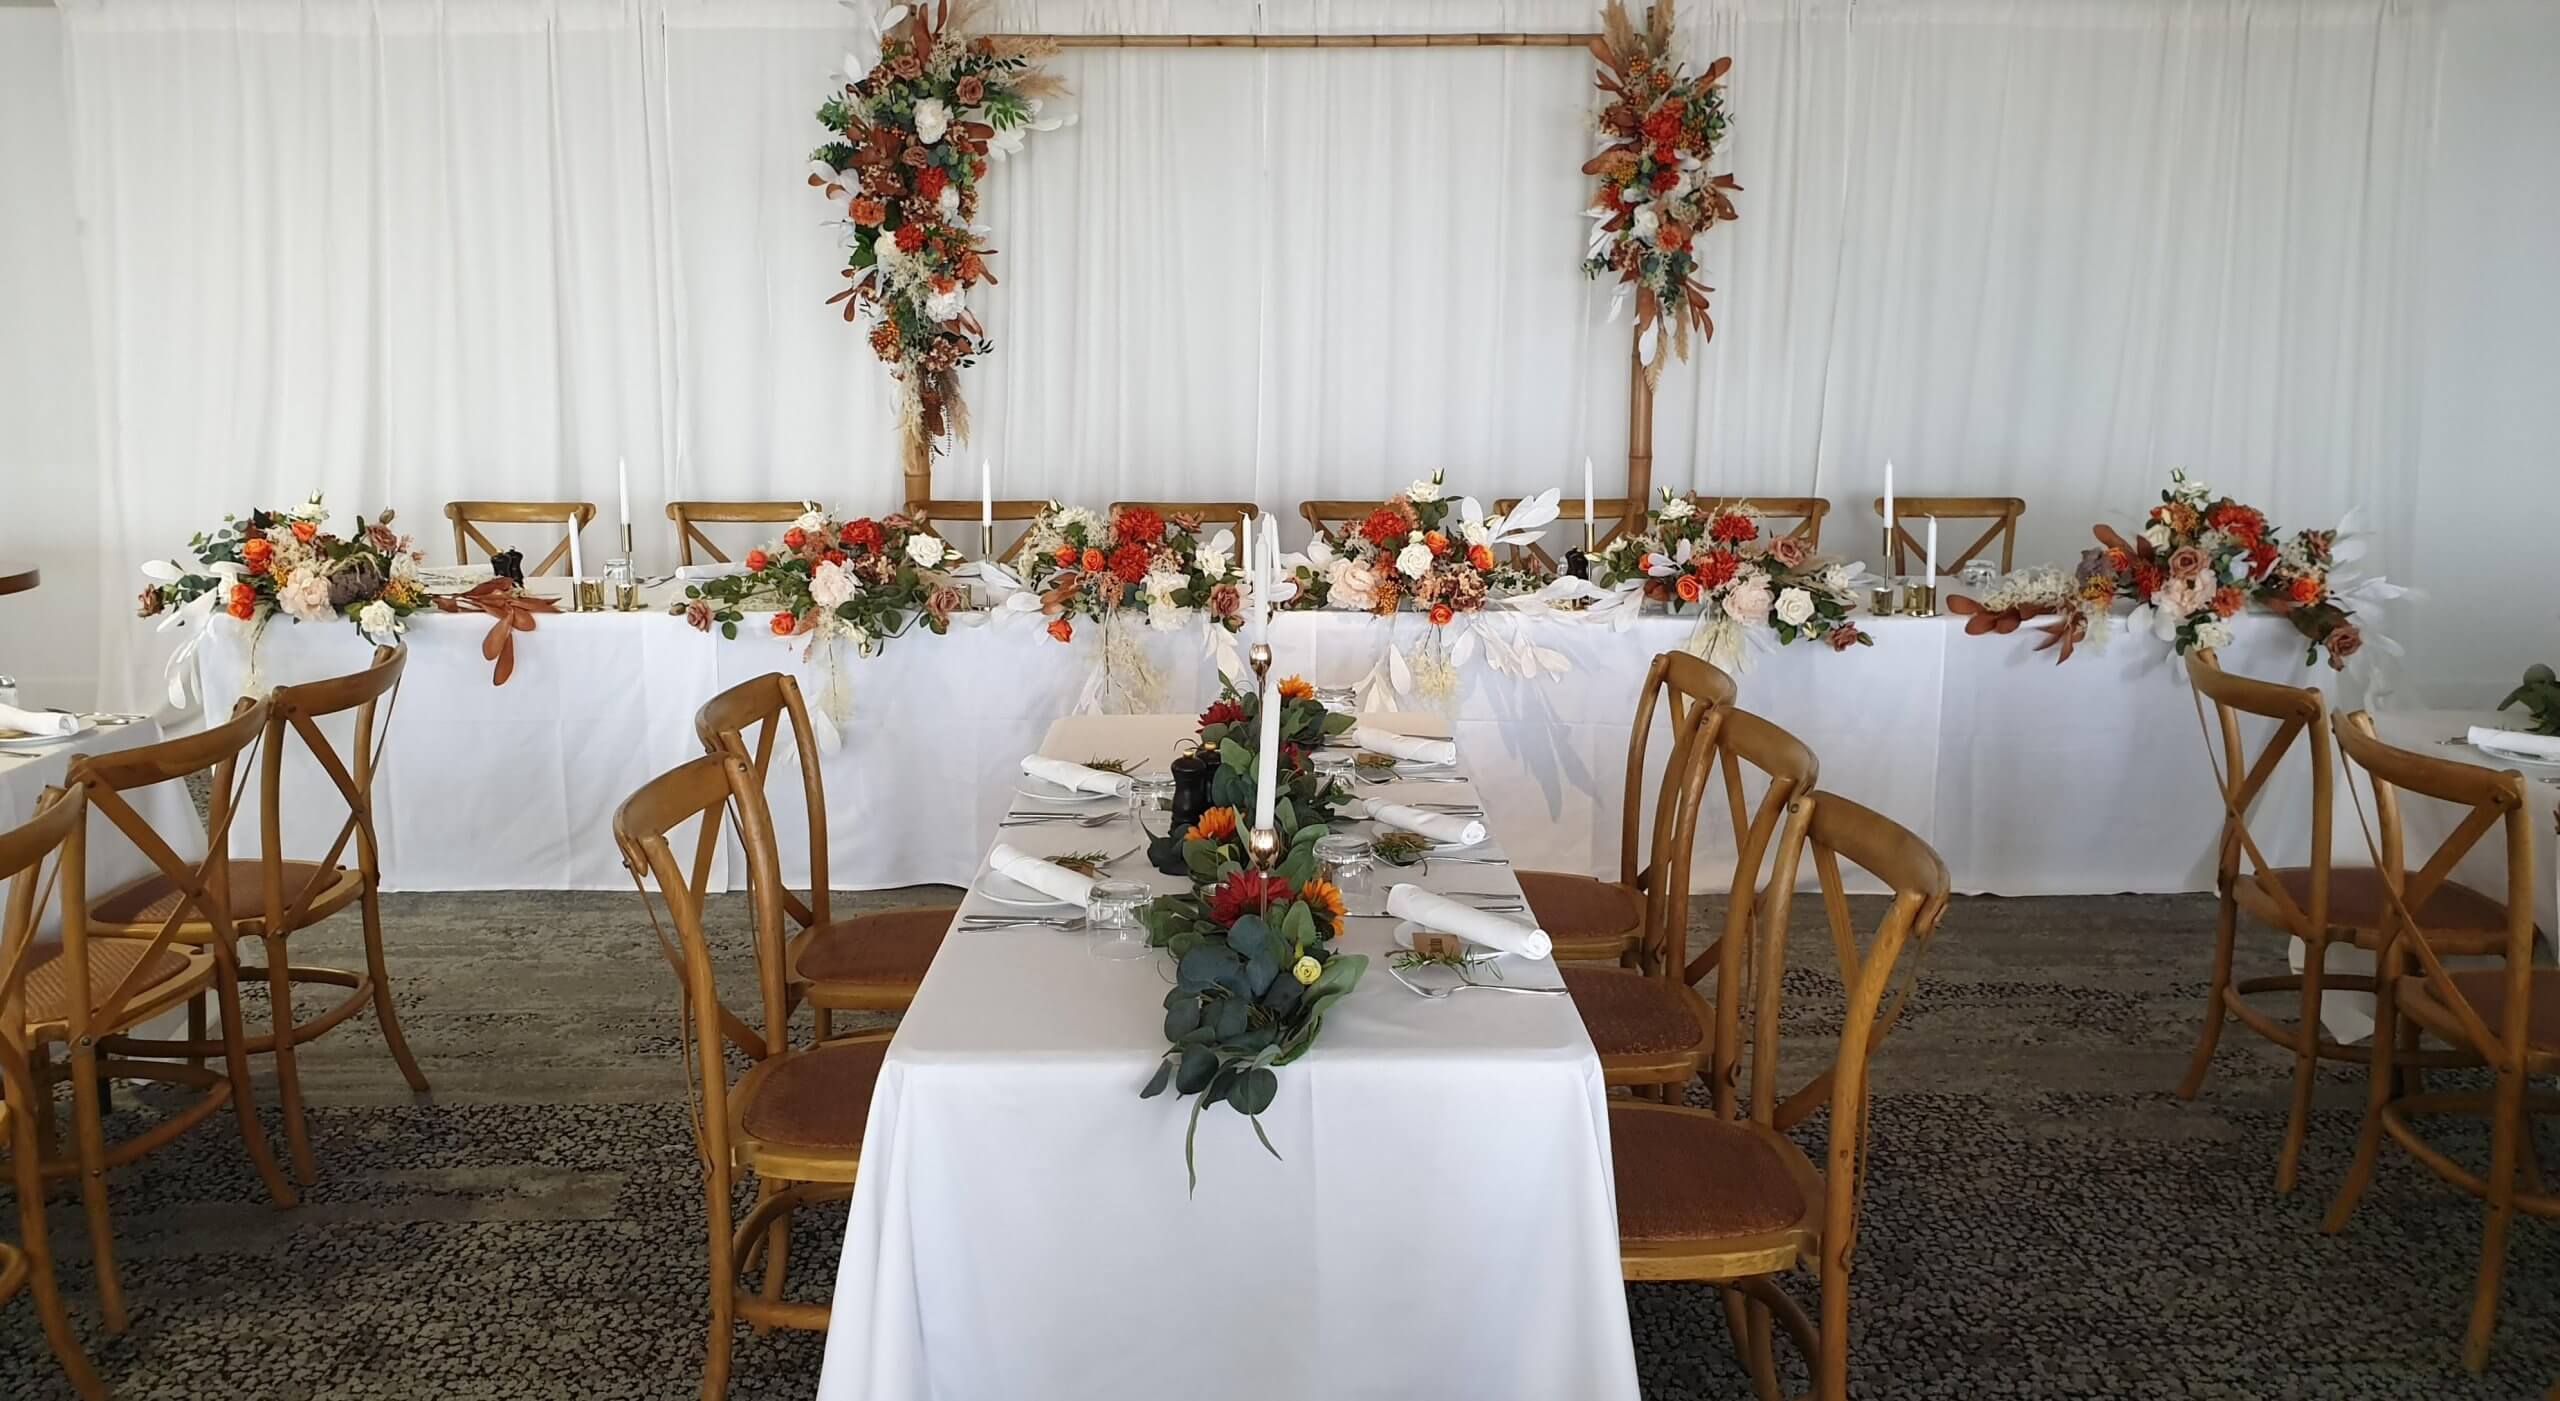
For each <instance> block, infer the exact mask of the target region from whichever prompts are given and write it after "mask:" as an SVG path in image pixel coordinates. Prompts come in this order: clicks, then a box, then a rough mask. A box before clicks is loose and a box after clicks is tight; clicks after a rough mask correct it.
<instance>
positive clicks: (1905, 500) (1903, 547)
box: [1873, 496, 2027, 574]
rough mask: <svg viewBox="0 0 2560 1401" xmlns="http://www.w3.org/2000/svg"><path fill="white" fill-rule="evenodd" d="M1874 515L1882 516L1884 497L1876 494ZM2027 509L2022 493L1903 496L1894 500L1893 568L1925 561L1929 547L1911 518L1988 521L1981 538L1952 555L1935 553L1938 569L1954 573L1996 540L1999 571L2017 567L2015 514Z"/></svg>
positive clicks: (1905, 570)
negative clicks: (2017, 494) (1998, 552)
mask: <svg viewBox="0 0 2560 1401" xmlns="http://www.w3.org/2000/svg"><path fill="white" fill-rule="evenodd" d="M1873 509H1874V510H1875V513H1876V519H1877V520H1879V521H1881V520H1883V519H1884V498H1883V497H1881V496H1879V497H1876V498H1875V504H1874V508H1873ZM2026 513H2027V499H2026V498H2025V497H2023V496H1903V497H1897V498H1895V500H1894V503H1893V537H1892V545H1893V572H1894V573H1896V574H1908V573H1910V572H1911V571H1910V569H1909V568H1907V567H1906V565H1907V561H1908V560H1911V559H1919V560H1922V561H1924V562H1925V561H1926V560H1927V558H1928V548H1927V547H1926V546H1924V545H1922V544H1921V543H1920V537H1918V536H1916V535H1914V534H1912V533H1911V527H1910V524H1909V522H1911V521H1914V520H1942V521H1944V520H1953V521H1982V520H1987V521H1989V522H1991V528H1990V529H1989V530H1986V531H1984V532H1982V536H1981V538H1980V539H1977V540H1975V541H1974V542H1973V543H1972V544H1970V545H1967V546H1965V547H1964V548H1963V549H1961V550H1959V551H1957V552H1956V553H1955V554H1953V555H1941V556H1939V557H1938V572H1939V573H1941V574H1953V573H1955V572H1956V571H1957V570H1959V569H1962V568H1964V567H1965V565H1967V564H1969V563H1971V562H1972V560H1973V557H1974V556H1976V555H1978V554H1981V553H1982V552H1983V551H1984V550H1987V549H1989V548H1991V547H1992V545H1994V544H1997V545H1999V547H2000V572H2001V573H2003V574H2006V573H2008V572H2009V571H2010V570H2011V569H2014V568H2016V567H2017V556H2018V517H2020V516H2023V515H2025V514H2026Z"/></svg>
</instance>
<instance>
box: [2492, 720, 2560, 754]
mask: <svg viewBox="0 0 2560 1401" xmlns="http://www.w3.org/2000/svg"><path fill="white" fill-rule="evenodd" d="M2470 740H2471V747H2472V748H2474V749H2477V750H2480V751H2481V752H2483V753H2494V752H2495V750H2493V749H2492V748H2491V747H2490V746H2492V745H2494V746H2496V748H2497V749H2503V750H2505V751H2507V752H2508V753H2510V754H2525V755H2530V756H2532V757H2533V758H2536V759H2549V760H2552V761H2554V762H2560V735H2529V734H2526V733H2525V732H2524V731H2522V730H2498V729H2492V728H2490V727H2489V726H2487V725H2474V726H2472V727H2471V735H2470ZM2482 740H2486V741H2488V743H2487V744H2483V743H2481V741H2482Z"/></svg>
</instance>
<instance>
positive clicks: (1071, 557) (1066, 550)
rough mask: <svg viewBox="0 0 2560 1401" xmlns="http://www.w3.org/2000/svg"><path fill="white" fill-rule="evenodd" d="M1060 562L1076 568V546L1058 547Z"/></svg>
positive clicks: (1070, 567)
mask: <svg viewBox="0 0 2560 1401" xmlns="http://www.w3.org/2000/svg"><path fill="white" fill-rule="evenodd" d="M1058 563H1060V564H1063V565H1065V566H1066V567H1068V568H1069V569H1073V568H1075V567H1076V547H1075V546H1073V545H1060V546H1059V547H1058Z"/></svg>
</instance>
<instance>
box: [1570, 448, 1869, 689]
mask: <svg viewBox="0 0 2560 1401" xmlns="http://www.w3.org/2000/svg"><path fill="white" fill-rule="evenodd" d="M1591 579H1592V582H1593V583H1594V584H1597V585H1600V586H1602V587H1604V588H1605V587H1612V586H1618V585H1623V584H1627V583H1638V584H1640V586H1641V587H1642V589H1643V591H1644V595H1645V597H1647V598H1649V599H1652V600H1654V601H1656V602H1659V603H1661V604H1662V605H1663V606H1664V607H1666V608H1668V609H1670V610H1671V611H1672V612H1675V613H1677V612H1680V611H1682V610H1684V609H1688V608H1692V607H1694V608H1697V609H1699V610H1700V612H1701V617H1702V621H1704V622H1707V623H1713V624H1731V625H1733V626H1736V627H1739V628H1743V629H1761V628H1765V629H1767V630H1769V631H1770V632H1771V633H1773V634H1775V635H1776V637H1777V639H1778V641H1779V642H1781V643H1789V642H1822V643H1825V644H1828V645H1829V646H1830V648H1831V649H1832V650H1833V651H1835V652H1837V651H1846V650H1847V649H1849V648H1851V647H1861V646H1869V645H1872V644H1873V643H1874V641H1875V639H1874V638H1872V637H1870V636H1868V635H1867V633H1866V631H1865V630H1864V629H1862V628H1860V627H1859V626H1858V625H1857V624H1856V623H1855V622H1852V621H1851V620H1850V617H1849V612H1850V609H1851V608H1852V607H1853V606H1854V605H1855V603H1856V601H1857V594H1856V591H1855V590H1854V588H1853V587H1852V584H1851V577H1850V570H1849V566H1848V565H1846V564H1843V563H1841V562H1840V561H1838V560H1834V559H1830V558H1827V557H1825V556H1823V555H1820V554H1817V553H1815V552H1814V548H1813V547H1812V546H1811V545H1808V544H1806V543H1805V542H1804V541H1803V540H1802V539H1800V538H1798V537H1796V536H1794V535H1788V534H1771V533H1770V532H1769V531H1768V530H1767V529H1766V528H1765V526H1764V525H1763V522H1762V518H1761V515H1760V513H1759V512H1758V511H1755V510H1753V509H1751V507H1750V506H1748V505H1738V506H1722V507H1718V508H1717V509H1715V510H1713V511H1701V510H1699V509H1698V503H1697V502H1696V501H1694V500H1693V499H1691V498H1690V497H1688V496H1685V495H1682V494H1680V493H1678V492H1674V491H1670V490H1667V489H1666V490H1665V491H1664V492H1663V493H1662V499H1661V501H1660V502H1659V503H1657V504H1656V505H1655V506H1654V508H1653V509H1652V510H1651V511H1649V512H1647V513H1646V515H1645V528H1644V530H1643V531H1642V532H1641V533H1639V534H1635V535H1622V536H1620V537H1619V538H1617V539H1616V540H1613V541H1611V542H1609V546H1608V548H1607V549H1604V550H1602V551H1601V552H1600V557H1599V558H1598V559H1596V560H1594V561H1592V564H1591Z"/></svg>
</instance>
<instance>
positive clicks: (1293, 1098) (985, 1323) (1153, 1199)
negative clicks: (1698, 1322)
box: [818, 716, 1636, 1401]
mask: <svg viewBox="0 0 2560 1401" xmlns="http://www.w3.org/2000/svg"><path fill="white" fill-rule="evenodd" d="M1190 731H1191V722H1190V721H1189V720H1187V719H1185V718H1181V717H1132V716H1085V717H1074V718H1070V719H1066V720H1062V721H1060V722H1058V723H1057V725H1056V726H1055V727H1054V728H1053V729H1051V730H1050V732H1049V734H1048V737H1047V739H1046V741H1045V742H1044V743H1043V744H1042V745H1041V750H1042V752H1045V753H1048V754H1051V755H1054V756H1057V757H1059V758H1081V757H1083V756H1085V755H1087V754H1090V753H1094V752H1098V751H1107V752H1111V753H1117V754H1123V755H1126V756H1127V757H1130V758H1136V759H1150V760H1155V761H1158V762H1161V761H1164V760H1167V759H1170V758H1171V756H1172V749H1173V744H1174V742H1175V741H1176V740H1177V739H1179V738H1182V737H1184V736H1186V735H1188V734H1189V733H1190ZM1464 756H1465V751H1464V750H1463V749H1462V757H1464ZM1017 757H1019V756H1017ZM1411 791H1413V792H1416V793H1427V794H1429V795H1430V796H1431V797H1433V798H1435V799H1447V798H1450V797H1451V796H1452V795H1453V794H1462V793H1465V792H1468V791H1469V790H1467V789H1465V788H1459V787H1450V786H1438V787H1432V788H1428V789H1419V788H1417V789H1413V790H1411ZM1493 825H1494V831H1495V834H1496V836H1497V837H1500V836H1502V835H1504V834H1506V833H1508V832H1510V831H1511V830H1513V829H1514V828H1515V827H1518V826H1523V825H1526V824H1521V823H1515V822H1511V821H1507V820H1505V818H1504V817H1503V815H1502V814H1500V813H1499V812H1498V811H1497V812H1496V813H1495V816H1494V824H1493ZM1005 835H1006V837H1007V838H1008V839H1009V840H1012V841H1014V842H1015V843H1016V844H1017V845H1020V846H1022V847H1023V848H1024V849H1026V850H1033V851H1051V852H1055V851H1063V850H1068V849H1070V848H1074V847H1083V848H1086V849H1092V848H1097V847H1102V848H1108V849H1115V850H1116V849H1118V848H1120V847H1124V846H1127V845H1129V844H1130V843H1132V842H1134V841H1135V840H1136V837H1135V834H1134V832H1133V831H1132V830H1131V829H1130V828H1128V827H1126V826H1114V827H1107V828H1103V829H1099V832H1095V831H1085V830H1081V829H1073V828H1070V829H1065V830H1063V831H1061V830H1057V829H1050V828H1041V827H1017V828H1013V829H1009V830H1008V831H1007V832H1006V834H1005ZM980 840H981V841H982V842H983V840H984V839H983V836H982V837H981V839H980ZM1487 850H1488V851H1492V850H1493V849H1492V848H1487ZM1124 868H1125V869H1124ZM1142 871H1145V867H1144V864H1143V862H1142V861H1131V862H1125V863H1123V866H1122V867H1115V868H1114V869H1113V871H1112V874H1113V875H1115V876H1119V875H1129V876H1131V877H1132V878H1134V877H1135V876H1136V874H1137V873H1138V872H1142ZM1443 871H1446V872H1454V873H1456V874H1453V875H1449V876H1446V877H1443V876H1441V875H1440V872H1443ZM1147 874H1148V875H1150V876H1151V877H1153V880H1154V882H1155V884H1156V885H1157V886H1158V887H1159V888H1161V889H1166V890H1174V889H1179V888H1180V885H1181V883H1180V882H1179V881H1177V880H1174V879H1171V878H1167V877H1162V876H1154V875H1153V873H1152V872H1147ZM1425 883H1426V884H1431V885H1433V886H1434V887H1435V888H1439V889H1447V890H1484V891H1503V892H1511V893H1516V890H1517V887H1516V886H1515V885H1514V884H1513V883H1512V881H1511V879H1510V875H1509V873H1508V871H1506V870H1505V869H1504V868H1502V867H1499V866H1448V865H1443V866H1440V867H1436V868H1434V871H1433V876H1432V878H1431V879H1430V880H1428V881H1426V882H1425ZM1383 888H1384V883H1383V882H1379V883H1378V884H1377V888H1375V889H1372V890H1370V891H1368V892H1366V893H1363V894H1357V895H1355V896H1354V897H1353V900H1352V905H1353V908H1354V909H1367V908H1375V907H1376V906H1377V905H1378V904H1379V903H1381V902H1383V900H1384V899H1385V896H1384V893H1383ZM1001 908H1003V907H1000V906H996V905H993V904H991V903H988V902H986V901H984V900H983V899H980V898H978V897H975V896H972V897H971V899H970V901H969V903H968V905H967V906H966V910H967V911H968V912H970V913H976V912H980V911H985V910H995V909H1001ZM1390 928H1391V925H1390V923H1389V922H1388V921H1384V920H1374V919H1362V920H1354V921H1352V923H1351V926H1350V931H1349V935H1348V937H1347V939H1346V941H1345V942H1346V945H1347V947H1348V948H1349V949H1350V950H1351V951H1353V952H1363V953H1368V954H1370V955H1371V964H1370V969H1369V972H1368V974H1367V976H1366V977H1364V978H1363V979H1362V981H1361V984H1360V987H1359V988H1358V989H1357V990H1356V991H1355V992H1353V994H1352V995H1351V996H1350V997H1349V998H1348V999H1346V1000H1345V1001H1344V1002H1343V1003H1342V1004H1341V1005H1339V1006H1338V1007H1336V1008H1335V1009H1333V1010H1332V1011H1331V1012H1329V1013H1328V1014H1327V1016H1326V1018H1325V1026H1324V1033H1323V1037H1322V1039H1321V1040H1320V1041H1319V1042H1318V1044H1317V1046H1316V1048H1315V1049H1314V1050H1313V1051H1311V1052H1309V1053H1308V1055H1307V1056H1306V1057H1305V1058H1304V1059H1302V1060H1300V1061H1299V1062H1298V1063H1297V1064H1295V1065H1293V1066H1290V1067H1288V1068H1287V1069H1285V1070H1283V1071H1282V1072H1281V1080H1280V1094H1279V1098H1278V1099H1277V1100H1276V1101H1275V1102H1274V1103H1273V1104H1272V1106H1271V1108H1270V1109H1269V1110H1268V1111H1266V1112H1265V1113H1264V1114H1263V1116H1262V1118H1263V1124H1264V1127H1265V1129H1266V1130H1267V1131H1268V1132H1269V1134H1270V1136H1271V1141H1272V1144H1273V1146H1274V1147H1275V1148H1277V1149H1278V1150H1279V1152H1280V1153H1281V1154H1282V1158H1281V1159H1280V1160H1278V1161H1275V1160H1273V1159H1272V1158H1271V1157H1269V1156H1268V1155H1266V1154H1265V1153H1264V1152H1263V1150H1262V1148H1261V1146H1260V1145H1259V1144H1258V1143H1257V1142H1256V1141H1255V1139H1254V1136H1253V1132H1252V1128H1251V1126H1250V1125H1249V1124H1247V1123H1246V1122H1244V1121H1243V1120H1242V1119H1241V1118H1239V1117H1238V1116H1237V1115H1235V1114H1234V1113H1233V1112H1232V1111H1230V1110H1228V1109H1225V1108H1223V1107H1221V1108H1217V1109H1213V1110H1211V1111H1209V1112H1208V1113H1207V1114H1206V1115H1204V1116H1203V1118H1202V1120H1201V1124H1200V1134H1199V1165H1200V1189H1199V1193H1198V1195H1197V1196H1188V1195H1186V1192H1185V1185H1184V1174H1183V1162H1182V1137H1183V1130H1184V1125H1185V1123H1186V1121H1187V1119H1188V1117H1189V1112H1190V1109H1189V1105H1188V1103H1187V1102H1178V1101H1176V1100H1174V1099H1172V1098H1171V1097H1170V1096H1169V1095H1168V1096H1166V1097H1161V1098H1157V1099H1147V1100H1142V1099H1140V1098H1138V1089H1139V1087H1140V1086H1142V1085H1143V1084H1145V1082H1146V1079H1147V1077H1148V1075H1149V1074H1150V1073H1152V1072H1153V1070H1154V1067H1155V1064H1156V1061H1157V1058H1158V1056H1159V1054H1160V1053H1161V1051H1162V1049H1163V1047H1162V1042H1161V1035H1160V1028H1161V1027H1162V1024H1163V1020H1164V1010H1163V1002H1164V994H1165V989H1166V988H1167V986H1169V977H1168V974H1167V972H1166V971H1165V970H1164V969H1163V968H1161V967H1160V966H1159V961H1158V960H1160V959H1162V958H1163V955H1156V956H1153V957H1151V958H1150V959H1147V960H1143V961H1137V962H1127V963H1112V962H1105V961H1103V960H1100V959H1097V958H1093V957H1091V956H1089V955H1088V954H1087V953H1086V952H1085V951H1084V948H1083V946H1082V943H1081V940H1080V936H1076V935H1070V934H1062V933H1055V932H1051V931H1046V930H1039V929H1009V930H991V931H986V932H977V933H971V932H955V933H953V934H952V935H951V936H950V938H949V939H948V940H947V941H946V942H945V943H944V944H943V946H942V953H941V956H940V957H938V958H937V959H935V960H934V964H933V969H932V971H931V972H930V973H928V974H927V975H926V976H925V981H924V986H923V988H922V989H921V991H920V992H919V993H918V995H917V997H916V1001H915V1005H914V1007H913V1008H912V1009H911V1010H910V1011H909V1012H908V1013H907V1014H906V1016H905V1018H904V1019H903V1020H902V1021H901V1022H900V1023H899V1027H898V1033H897V1038H896V1040H895V1041H893V1042H892V1043H891V1045H890V1050H889V1056H888V1062H887V1065H886V1066H885V1067H884V1069H883V1071H882V1074H881V1077H880V1081H879V1086H878V1088H877V1089H876V1090H875V1091H874V1092H873V1097H872V1101H871V1118H870V1124H869V1127H868V1129H867V1130H866V1131H865V1137H864V1140H863V1156H862V1173H861V1176H860V1179H859V1181H858V1182H857V1183H856V1185H855V1188H854V1195H853V1204H852V1215H851V1223H850V1225H849V1226H848V1227H847V1229H846V1232H845V1245H844V1255H843V1260H842V1263H841V1265H840V1266H839V1268H838V1273H837V1278H836V1288H835V1296H834V1319H833V1324H832V1327H831V1328H830V1331H829V1332H828V1334H827V1353H826V1368H825V1371H824V1372H823V1373H822V1375H821V1378H820V1381H819V1386H818V1395H819V1397H820V1398H821V1401H891V1399H892V1398H896V1399H897V1401H906V1399H907V1398H913V1401H925V1398H935V1399H936V1401H1018V1399H1019V1398H1027V1397H1039V1398H1042V1401H1088V1399H1089V1401H1153V1398H1167V1399H1168V1401H1171V1399H1172V1398H1191V1397H1211V1396H1214V1397H1218V1398H1220V1401H1252V1398H1264V1397H1268V1398H1272V1401H1304V1399H1305V1398H1309V1397H1327V1398H1360V1397H1374V1398H1381V1401H1384V1398H1397V1401H1421V1399H1422V1398H1449V1401H1503V1398H1519V1401H1556V1398H1564V1397H1571V1398H1575V1401H1608V1398H1615V1397H1633V1396H1634V1395H1635V1394H1636V1385H1635V1371H1634V1365H1635V1364H1634V1352H1633V1348H1632V1345H1631V1342H1630V1340H1629V1333H1628V1327H1627V1314H1626V1302H1625V1293H1624V1290H1623V1287H1622V1285H1621V1283H1620V1277H1619V1269H1618V1237H1617V1226H1616V1208H1615V1205H1614V1202H1613V1198H1612V1189H1611V1178H1610V1170H1609V1140H1608V1118H1607V1110H1606V1108H1605V1105H1604V1103H1603V1100H1604V1091H1603V1088H1602V1084H1601V1078H1600V1064H1599V1060H1598V1058H1597V1057H1596V1056H1595V1055H1594V1054H1593V1052H1592V1049H1591V1042H1590V1039H1589V1038H1588V1037H1587V1036H1586V1035H1585V1034H1584V1032H1583V1029H1582V1023H1581V1020H1580V1018H1579V1017H1577V1016H1576V1015H1575V1013H1574V1010H1573V1006H1572V1004H1571V1002H1570V1001H1568V1000H1567V999H1565V998H1562V997H1553V998H1547V997H1521V996H1512V995H1506V994H1499V993H1477V994H1467V995H1462V996H1460V997H1458V998H1455V999H1453V1000H1449V1001H1445V1002H1425V1001H1422V1000H1420V999H1418V998H1416V997H1415V996H1414V995H1413V994H1411V993H1408V992H1406V991H1405V990H1404V989H1403V988H1401V987H1398V986H1397V985H1396V983H1395V981H1394V979H1392V978H1391V977H1389V976H1388V975H1387V971H1386V969H1385V967H1384V965H1383V953H1384V951H1385V949H1386V948H1387V947H1388V941H1389V930H1390ZM1504 963H1505V977H1506V979H1507V980H1508V981H1511V982H1514V983H1516V984H1519V985H1522V986H1554V985H1555V974H1554V965H1552V964H1545V963H1541V964H1525V963H1522V962H1521V961H1520V960H1517V959H1506V960H1505V961H1504Z"/></svg>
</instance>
